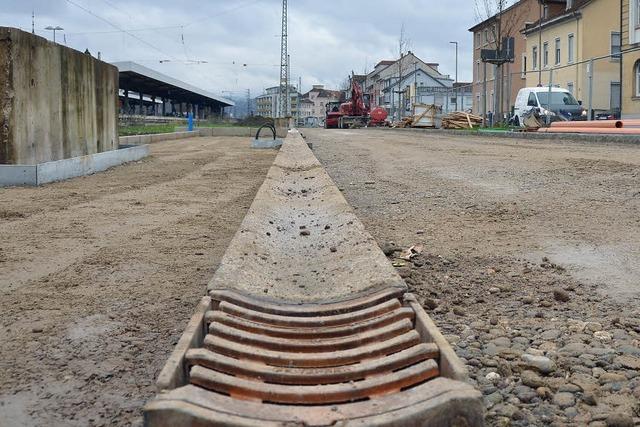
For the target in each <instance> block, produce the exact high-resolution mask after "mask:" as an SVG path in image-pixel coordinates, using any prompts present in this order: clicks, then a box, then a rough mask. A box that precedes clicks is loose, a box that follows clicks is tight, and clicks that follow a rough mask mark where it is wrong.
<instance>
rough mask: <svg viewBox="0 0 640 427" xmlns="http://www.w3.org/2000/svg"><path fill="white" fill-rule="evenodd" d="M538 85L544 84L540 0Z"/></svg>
mask: <svg viewBox="0 0 640 427" xmlns="http://www.w3.org/2000/svg"><path fill="white" fill-rule="evenodd" d="M537 61H538V86H542V2H540V20H539V21H538V58H537Z"/></svg>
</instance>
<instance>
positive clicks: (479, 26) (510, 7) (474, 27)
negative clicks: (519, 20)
mask: <svg viewBox="0 0 640 427" xmlns="http://www.w3.org/2000/svg"><path fill="white" fill-rule="evenodd" d="M525 1H527V0H518V1H517V2H515V3H514V4H512V5H511V6H509V7H508V8H506V9H504V10H503V11H502V13H503V14H504V13H506V12H508V11H510V10H511V9H514V8H516V7H518V6H520V5H521V4H522V3H524V2H525ZM496 16H498V14H497V13H496V14H495V15H493V16H490V17H489V18H487V19H485V20H484V21H482V22H479V23H477V24H476V25H474V26H473V27H471V28H469V31H471V32H472V33H475V32H476V30H479V29H481V28H484V27H485V26H487V24H490V23H492V22H493V21H495V20H496Z"/></svg>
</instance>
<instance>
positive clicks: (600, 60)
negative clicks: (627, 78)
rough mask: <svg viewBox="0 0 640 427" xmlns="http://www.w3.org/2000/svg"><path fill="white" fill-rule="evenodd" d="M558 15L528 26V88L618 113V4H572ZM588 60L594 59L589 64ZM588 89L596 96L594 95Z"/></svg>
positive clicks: (590, 0)
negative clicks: (565, 94) (551, 89)
mask: <svg viewBox="0 0 640 427" xmlns="http://www.w3.org/2000/svg"><path fill="white" fill-rule="evenodd" d="M563 3H564V10H563V11H561V13H558V14H556V15H555V16H549V17H547V18H543V19H542V20H541V21H537V22H533V23H531V24H528V25H527V26H526V27H525V28H524V30H523V31H522V34H523V35H524V36H525V37H526V46H527V47H526V54H525V55H524V57H525V58H530V60H529V61H528V62H527V63H526V66H525V67H524V71H525V74H526V85H527V86H538V85H542V86H548V85H549V84H550V83H551V85H552V86H557V87H563V88H566V89H568V90H569V91H570V92H572V93H573V95H574V96H575V97H576V99H578V100H579V101H582V103H583V105H584V106H585V107H586V108H588V107H589V106H590V107H591V108H592V110H593V114H594V117H595V115H596V114H598V113H610V114H616V115H618V114H619V113H620V91H621V85H620V60H621V55H620V50H621V34H620V13H621V10H620V2H619V0H573V1H572V0H569V1H564V2H563ZM590 59H593V61H592V62H590ZM590 88H591V89H592V91H590Z"/></svg>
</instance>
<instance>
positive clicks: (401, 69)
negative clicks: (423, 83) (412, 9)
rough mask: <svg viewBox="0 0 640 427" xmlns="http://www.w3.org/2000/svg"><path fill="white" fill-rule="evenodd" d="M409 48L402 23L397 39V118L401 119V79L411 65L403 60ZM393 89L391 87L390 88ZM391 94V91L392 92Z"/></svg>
mask: <svg viewBox="0 0 640 427" xmlns="http://www.w3.org/2000/svg"><path fill="white" fill-rule="evenodd" d="M410 46H411V40H409V39H408V38H406V36H405V28H404V23H402V26H401V27H400V38H399V39H398V55H399V59H398V106H399V108H398V110H399V114H398V116H399V117H400V119H402V116H403V115H404V108H403V105H402V93H401V92H402V78H403V76H405V75H406V71H407V70H408V69H409V66H410V65H411V64H407V61H405V60H404V57H405V55H407V53H408V52H409V47H410ZM391 89H393V86H392V88H391ZM392 92H393V91H392Z"/></svg>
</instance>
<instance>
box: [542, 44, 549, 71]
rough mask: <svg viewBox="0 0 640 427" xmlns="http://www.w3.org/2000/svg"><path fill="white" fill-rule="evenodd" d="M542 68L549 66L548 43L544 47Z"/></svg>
mask: <svg viewBox="0 0 640 427" xmlns="http://www.w3.org/2000/svg"><path fill="white" fill-rule="evenodd" d="M542 66H543V67H544V68H547V67H548V66H549V43H547V42H544V44H543V45H542Z"/></svg>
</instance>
